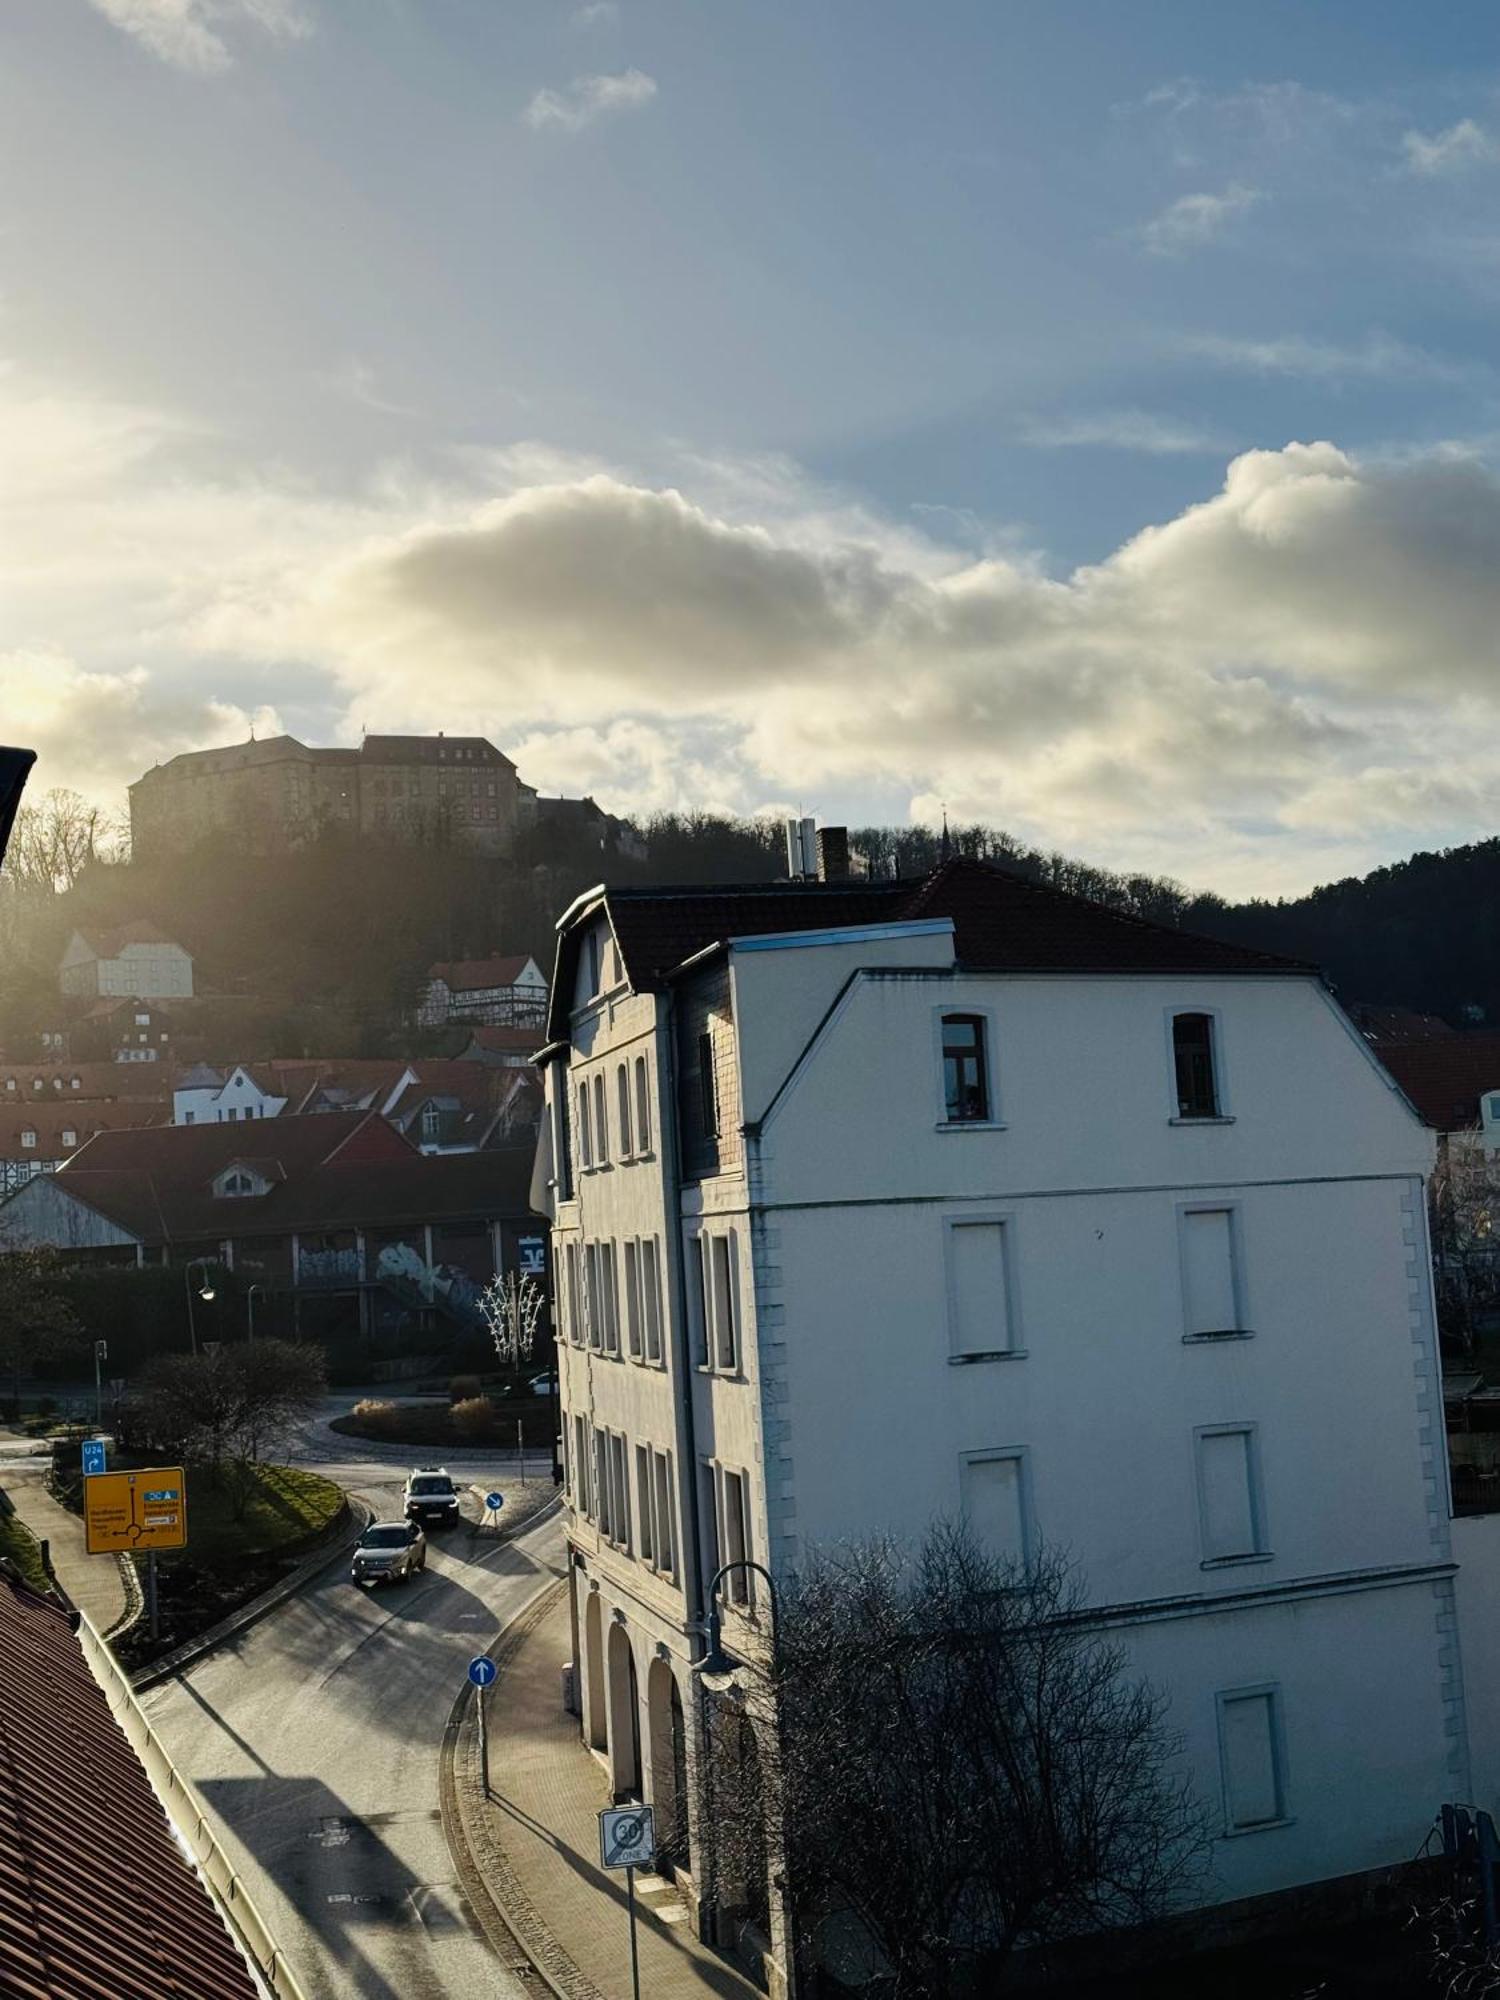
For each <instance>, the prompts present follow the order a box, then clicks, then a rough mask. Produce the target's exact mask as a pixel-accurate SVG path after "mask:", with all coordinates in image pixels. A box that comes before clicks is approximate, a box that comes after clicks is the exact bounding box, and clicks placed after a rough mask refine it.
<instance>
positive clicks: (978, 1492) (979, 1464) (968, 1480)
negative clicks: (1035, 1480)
mask: <svg viewBox="0 0 1500 2000" xmlns="http://www.w3.org/2000/svg"><path fill="white" fill-rule="evenodd" d="M959 1487H960V1493H959V1498H960V1505H961V1508H962V1512H963V1517H964V1520H965V1522H966V1523H967V1524H968V1527H969V1531H970V1533H971V1534H972V1535H973V1537H974V1540H975V1541H976V1542H977V1543H978V1545H979V1546H980V1548H982V1549H984V1550H985V1551H986V1552H987V1553H988V1554H989V1555H991V1556H994V1557H996V1558H997V1559H998V1560H999V1561H1001V1562H1011V1563H1025V1562H1026V1560H1027V1550H1028V1542H1029V1537H1028V1535H1027V1524H1026V1467H1025V1461H1024V1459H1023V1457H1022V1455H1021V1453H1020V1452H1019V1451H1011V1452H977V1453H975V1454H974V1455H973V1456H972V1457H968V1458H965V1459H964V1460H963V1462H962V1466H961V1469H960V1478H959Z"/></svg>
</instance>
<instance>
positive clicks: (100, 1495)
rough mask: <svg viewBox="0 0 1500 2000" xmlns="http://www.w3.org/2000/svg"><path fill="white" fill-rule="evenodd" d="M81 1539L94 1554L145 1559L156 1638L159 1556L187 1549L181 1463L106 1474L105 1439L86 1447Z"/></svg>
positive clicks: (149, 1609)
mask: <svg viewBox="0 0 1500 2000" xmlns="http://www.w3.org/2000/svg"><path fill="white" fill-rule="evenodd" d="M83 1452H84V1461H83V1469H84V1473H85V1478H84V1482H83V1536H84V1547H85V1548H86V1549H87V1551H88V1553H89V1554H90V1555H91V1556H113V1555H139V1554H141V1553H142V1552H143V1551H144V1553H145V1557H146V1616H147V1618H148V1619H149V1620H150V1630H151V1636H152V1638H153V1639H155V1638H159V1637H160V1634H161V1617H160V1613H159V1610H158V1607H157V1595H156V1552H157V1550H158V1549H182V1548H186V1547H187V1481H186V1479H185V1477H184V1476H183V1470H182V1467H181V1466H180V1465H167V1466H160V1465H158V1466H151V1467H149V1468H148V1469H146V1470H144V1471H140V1472H106V1471H105V1469H104V1440H103V1439H102V1438H90V1439H89V1440H88V1442H87V1443H86V1444H85V1445H84V1447H83Z"/></svg>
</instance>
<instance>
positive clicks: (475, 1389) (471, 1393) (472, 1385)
mask: <svg viewBox="0 0 1500 2000" xmlns="http://www.w3.org/2000/svg"><path fill="white" fill-rule="evenodd" d="M478 1394H479V1377H478V1376H477V1375H455V1376H453V1377H452V1378H451V1380H450V1381H449V1383H448V1401H449V1402H450V1403H471V1402H473V1400H474V1398H475V1397H476V1396H477V1395H478Z"/></svg>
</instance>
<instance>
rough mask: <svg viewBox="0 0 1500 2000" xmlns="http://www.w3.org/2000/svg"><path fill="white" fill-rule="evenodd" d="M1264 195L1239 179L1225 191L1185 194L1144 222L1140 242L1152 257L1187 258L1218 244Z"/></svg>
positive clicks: (1139, 232) (1140, 231) (1140, 232)
mask: <svg viewBox="0 0 1500 2000" xmlns="http://www.w3.org/2000/svg"><path fill="white" fill-rule="evenodd" d="M1262 199H1263V197H1262V195H1261V194H1260V192H1259V190H1258V189H1256V188H1250V187H1242V186H1241V185H1240V184H1239V183H1238V182H1235V183H1233V184H1232V185H1231V186H1229V187H1227V188H1225V190H1224V192H1223V193H1222V194H1185V195H1180V196H1179V197H1178V199H1177V200H1176V201H1174V202H1172V203H1170V204H1169V206H1168V207H1166V208H1164V209H1163V210H1162V212H1161V214H1160V215H1155V216H1153V217H1152V218H1151V220H1150V221H1149V222H1144V223H1142V224H1141V227H1140V229H1139V231H1138V232H1137V233H1138V234H1139V237H1140V240H1141V242H1142V243H1143V244H1144V245H1145V247H1146V248H1147V249H1148V250H1149V251H1150V252H1151V254H1152V256H1153V257H1184V256H1186V255H1187V254H1188V253H1189V252H1190V251H1192V250H1201V249H1203V248H1204V247H1205V246H1206V245H1207V244H1210V243H1217V242H1218V240H1219V238H1220V237H1221V236H1223V234H1224V233H1225V231H1226V230H1227V229H1228V228H1229V227H1230V226H1231V224H1233V223H1235V222H1237V221H1238V220H1239V219H1240V217H1241V216H1243V215H1248V214H1249V212H1250V210H1251V209H1252V208H1254V206H1255V204H1256V203H1257V202H1258V201H1260V200H1262Z"/></svg>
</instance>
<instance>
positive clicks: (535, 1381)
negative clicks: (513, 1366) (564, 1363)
mask: <svg viewBox="0 0 1500 2000" xmlns="http://www.w3.org/2000/svg"><path fill="white" fill-rule="evenodd" d="M526 1386H527V1388H528V1389H529V1390H530V1391H531V1393H532V1395H533V1396H553V1395H556V1393H557V1389H556V1385H555V1384H554V1382H553V1379H552V1370H551V1369H550V1368H549V1369H548V1370H547V1371H546V1373H545V1374H542V1375H533V1376H532V1378H531V1380H530V1381H529V1382H528V1383H527V1384H526Z"/></svg>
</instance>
